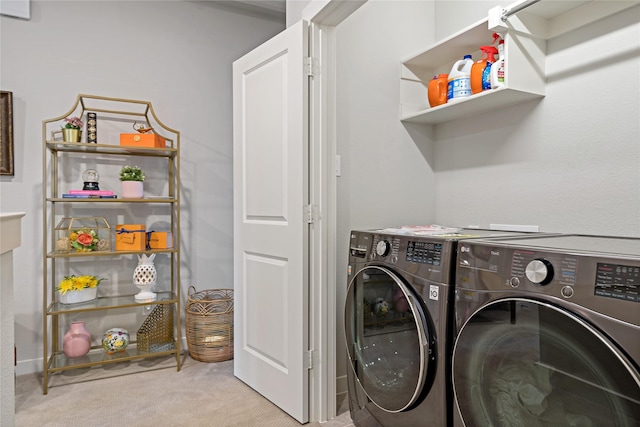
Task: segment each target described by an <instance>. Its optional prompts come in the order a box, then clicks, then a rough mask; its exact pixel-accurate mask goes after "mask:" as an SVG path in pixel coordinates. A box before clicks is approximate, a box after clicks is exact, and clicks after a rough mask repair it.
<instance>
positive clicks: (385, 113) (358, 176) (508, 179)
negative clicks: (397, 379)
mask: <svg viewBox="0 0 640 427" xmlns="http://www.w3.org/2000/svg"><path fill="white" fill-rule="evenodd" d="M500 3H501V4H502V5H503V6H505V5H508V4H510V3H511V2H510V1H508V2H491V1H486V2H485V1H483V2H475V1H473V2H472V1H455V2H453V1H436V2H412V1H407V2H404V1H394V2H388V1H376V0H370V1H369V2H367V3H366V4H365V5H364V6H362V7H361V8H360V9H359V10H358V11H356V12H355V13H354V14H353V15H352V16H351V17H349V18H348V19H347V20H346V21H345V22H344V23H342V24H341V25H340V26H338V29H337V34H338V43H337V49H338V60H339V64H338V72H337V74H338V100H337V102H338V111H337V116H338V123H337V145H338V153H339V154H340V155H341V156H342V176H341V177H340V178H338V197H339V199H338V229H337V236H338V254H337V256H338V260H337V277H336V286H337V313H338V322H337V327H338V348H337V351H338V354H337V362H338V365H337V376H338V378H339V379H340V378H342V377H343V376H344V375H346V363H345V357H346V356H345V354H346V353H345V349H344V335H343V327H344V326H343V319H342V313H343V311H344V299H345V288H346V285H347V276H346V264H347V249H348V248H347V244H348V233H349V230H350V229H354V228H375V227H387V226H391V225H403V224H428V223H432V222H433V223H438V224H443V225H452V226H466V225H479V226H482V227H488V226H489V224H491V223H506V224H532V225H539V226H540V227H541V230H543V231H556V232H577V233H592V234H616V235H630V236H636V237H640V143H639V141H640V130H639V126H640V119H639V118H640V110H639V106H640V88H639V87H638V85H639V82H640V79H638V76H639V75H640V59H639V53H640V24H638V22H640V6H638V7H634V8H633V9H629V10H627V11H625V12H623V13H620V14H617V15H615V16H612V17H610V18H607V19H604V20H602V21H599V22H597V23H595V24H592V25H589V26H588V27H585V28H583V29H580V30H577V31H574V32H571V33H569V34H566V35H564V36H562V37H559V38H557V39H554V40H551V41H549V43H548V47H547V54H548V57H547V75H548V84H547V94H546V97H545V98H544V99H542V100H541V101H533V102H529V103H526V104H522V105H518V106H515V107H511V108H508V109H504V110H500V111H495V112H491V111H489V112H487V113H486V114H483V115H480V116H476V117H473V118H470V119H467V120H458V121H454V122H449V123H445V124H441V125H438V126H436V127H434V128H427V127H421V126H406V127H405V126H403V125H401V123H400V121H399V119H398V117H399V111H398V109H399V99H398V97H399V93H398V92H399V86H400V84H399V75H400V63H401V62H402V60H403V59H406V58H408V57H410V56H413V54H416V53H419V52H421V51H424V50H426V49H428V48H429V47H430V46H431V45H432V44H433V43H434V42H435V41H437V40H440V39H442V38H445V37H447V36H449V35H450V34H452V33H454V32H457V31H459V30H461V29H463V28H464V27H466V26H468V25H470V24H472V23H474V22H477V21H478V20H480V19H482V18H484V17H486V16H487V11H488V10H489V9H490V8H491V7H492V6H494V5H497V4H500ZM490 41H491V40H486V41H482V40H479V41H478V45H481V44H488V43H489V42H490ZM425 96H426V93H425ZM341 384H342V383H341V382H340V381H339V382H338V389H339V390H340V388H341Z"/></svg>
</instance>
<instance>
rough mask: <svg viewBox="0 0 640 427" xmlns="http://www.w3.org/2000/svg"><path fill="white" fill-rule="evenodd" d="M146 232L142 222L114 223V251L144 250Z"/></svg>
mask: <svg viewBox="0 0 640 427" xmlns="http://www.w3.org/2000/svg"><path fill="white" fill-rule="evenodd" d="M146 247H147V234H146V229H145V225H144V224H118V225H116V251H140V252H142V251H144V250H146Z"/></svg>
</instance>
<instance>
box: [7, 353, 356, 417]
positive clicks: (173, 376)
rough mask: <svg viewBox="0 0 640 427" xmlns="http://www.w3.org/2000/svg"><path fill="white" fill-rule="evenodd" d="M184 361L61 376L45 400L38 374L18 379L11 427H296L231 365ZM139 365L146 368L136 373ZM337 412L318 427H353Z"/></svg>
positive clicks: (118, 366)
mask: <svg viewBox="0 0 640 427" xmlns="http://www.w3.org/2000/svg"><path fill="white" fill-rule="evenodd" d="M183 360H184V362H183V367H182V369H181V371H180V372H178V371H176V369H175V367H170V368H164V367H165V366H170V365H171V364H172V363H174V362H175V360H173V359H162V360H158V359H150V360H145V361H143V362H139V363H138V362H134V363H121V364H115V365H105V367H98V368H93V369H86V370H74V371H67V372H65V373H62V374H58V375H55V376H53V377H52V378H51V380H50V388H49V393H48V394H47V395H43V394H42V378H41V374H33V375H22V376H19V377H18V378H17V382H16V427H34V426H39V427H45V426H49V427H55V426H60V427H75V426H78V427H80V426H81V427H94V426H95V427H105V426H132V427H145V426H149V427H151V426H153V427H163V426H190V427H198V426H207V427H211V426H215V427H225V426H229V427H231V426H260V427H289V426H291V427H298V426H300V424H299V423H298V422H297V421H296V420H295V419H293V418H291V417H290V416H289V415H287V414H286V413H285V412H283V411H282V410H281V409H279V408H278V407H276V406H275V405H273V404H272V403H271V402H269V401H268V400H267V399H265V398H264V397H262V396H261V395H260V394H258V393H257V392H255V391H254V390H253V389H251V388H250V387H249V386H247V385H246V384H244V383H243V382H242V381H240V380H239V379H237V378H235V377H234V376H233V361H232V360H230V361H225V362H217V363H203V362H198V361H195V360H193V359H191V358H190V357H188V356H186V357H184V359H183ZM141 366H144V367H145V368H146V369H147V370H145V371H143V372H139V371H140V368H141ZM132 372H139V373H132ZM97 378H99V379H97ZM342 411H343V412H342V414H341V415H339V416H338V417H336V418H335V419H333V420H331V421H330V422H327V423H324V424H322V425H323V427H342V426H345V427H346V426H352V425H353V424H352V423H351V419H350V418H349V413H348V411H347V412H344V409H342ZM307 425H308V426H310V427H311V426H319V425H320V424H319V423H310V424H307Z"/></svg>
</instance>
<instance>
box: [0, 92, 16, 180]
mask: <svg viewBox="0 0 640 427" xmlns="http://www.w3.org/2000/svg"><path fill="white" fill-rule="evenodd" d="M0 96H1V101H2V102H1V104H0V130H1V131H0V175H11V176H13V93H11V92H7V91H5V90H3V91H0Z"/></svg>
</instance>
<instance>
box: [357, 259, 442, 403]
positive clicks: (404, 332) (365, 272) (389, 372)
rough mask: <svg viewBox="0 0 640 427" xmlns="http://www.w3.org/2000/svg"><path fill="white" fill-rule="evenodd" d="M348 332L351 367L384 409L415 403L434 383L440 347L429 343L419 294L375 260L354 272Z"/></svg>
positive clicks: (370, 396) (373, 398) (368, 393)
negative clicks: (435, 348) (436, 351)
mask: <svg viewBox="0 0 640 427" xmlns="http://www.w3.org/2000/svg"><path fill="white" fill-rule="evenodd" d="M345 333H346V340H347V349H348V353H349V359H350V362H351V363H350V366H351V369H353V372H354V374H355V376H356V378H357V379H358V382H359V384H360V385H361V386H362V388H363V390H364V392H365V393H366V394H367V396H368V397H369V399H370V400H371V401H372V402H373V403H375V404H376V405H377V406H378V407H380V408H381V409H383V410H385V411H387V412H400V411H403V410H405V409H409V408H411V407H412V406H413V405H414V404H416V403H417V402H418V401H419V400H420V399H421V398H422V397H423V395H424V393H426V392H427V391H428V389H429V388H430V387H431V385H430V384H428V383H429V382H430V381H431V378H432V375H431V370H432V369H435V360H433V359H435V350H433V351H430V348H429V343H431V339H430V338H431V334H430V331H429V330H428V323H427V321H426V318H425V314H424V310H423V309H422V305H421V304H420V303H419V299H418V296H417V295H416V294H415V293H414V292H413V290H411V288H410V287H409V286H407V285H406V284H405V283H404V282H403V280H401V279H400V277H398V276H397V275H396V274H395V273H393V272H392V271H390V270H388V269H386V268H383V267H377V266H372V267H367V268H364V269H362V270H360V271H359V272H358V273H357V274H356V275H355V276H354V277H353V279H352V280H351V283H350V284H349V288H348V290H347V301H346V307H345ZM427 379H429V380H427Z"/></svg>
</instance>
